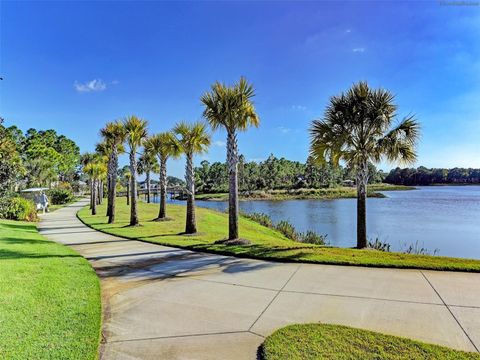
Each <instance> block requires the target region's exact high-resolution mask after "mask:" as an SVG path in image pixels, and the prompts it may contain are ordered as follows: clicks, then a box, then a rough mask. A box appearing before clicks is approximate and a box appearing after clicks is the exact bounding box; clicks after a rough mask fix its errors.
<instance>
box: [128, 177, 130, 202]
mask: <svg viewBox="0 0 480 360" xmlns="http://www.w3.org/2000/svg"><path fill="white" fill-rule="evenodd" d="M128 205H130V179H128V181H127V206H128Z"/></svg>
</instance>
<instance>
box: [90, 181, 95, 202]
mask: <svg viewBox="0 0 480 360" xmlns="http://www.w3.org/2000/svg"><path fill="white" fill-rule="evenodd" d="M94 186H95V185H94V183H93V179H90V209H92V208H93V202H94V200H95V196H94V191H93V187H94Z"/></svg>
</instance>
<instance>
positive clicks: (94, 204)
mask: <svg viewBox="0 0 480 360" xmlns="http://www.w3.org/2000/svg"><path fill="white" fill-rule="evenodd" d="M92 184H93V186H92V197H93V201H92V215H97V184H96V180H93V179H92Z"/></svg>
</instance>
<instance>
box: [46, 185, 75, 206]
mask: <svg viewBox="0 0 480 360" xmlns="http://www.w3.org/2000/svg"><path fill="white" fill-rule="evenodd" d="M47 196H48V198H49V200H50V203H51V204H52V205H63V204H67V203H69V202H71V201H73V198H74V197H73V193H72V191H71V190H69V189H66V188H55V189H50V190H48V191H47Z"/></svg>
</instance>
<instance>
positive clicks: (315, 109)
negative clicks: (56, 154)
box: [0, 0, 480, 176]
mask: <svg viewBox="0 0 480 360" xmlns="http://www.w3.org/2000/svg"><path fill="white" fill-rule="evenodd" d="M452 1H453V2H454V1H455V0H452ZM452 1H451V2H452ZM451 2H450V3H451ZM0 7H1V8H0V12H1V13H0V20H1V34H0V37H1V43H0V52H1V55H0V56H1V64H0V66H1V69H0V73H1V76H3V77H4V80H3V81H2V82H0V96H1V102H0V115H1V116H3V117H4V118H5V119H6V121H7V125H12V124H15V125H17V126H19V127H20V128H22V129H23V130H26V129H28V128H30V127H35V128H45V129H46V128H54V129H56V130H57V131H58V132H60V133H63V134H65V135H67V136H69V137H70V138H72V139H74V140H75V141H76V142H77V143H78V144H79V145H80V147H81V150H82V151H91V150H92V149H93V148H94V144H95V142H97V141H98V130H99V129H100V128H101V127H102V126H103V124H104V123H105V122H106V121H108V120H112V119H116V118H121V117H123V116H125V115H128V114H136V115H138V116H141V117H144V118H145V119H148V120H149V122H150V131H151V132H158V131H162V130H167V129H169V128H171V127H172V126H173V125H174V123H175V122H176V121H178V120H198V119H200V117H201V111H202V107H201V104H200V101H199V97H200V95H201V94H202V93H203V92H204V91H206V90H208V88H209V86H210V84H211V83H212V82H214V81H215V80H220V81H224V82H227V83H230V82H233V81H234V80H237V79H238V78H239V77H240V75H245V76H246V77H247V78H248V79H249V80H250V81H252V82H253V83H254V84H255V87H256V89H257V97H256V106H257V110H258V112H259V114H260V116H261V127H260V128H259V129H253V130H251V131H249V132H248V133H245V134H242V135H240V138H239V146H240V151H241V152H242V153H243V154H245V156H246V158H247V159H250V160H251V159H254V160H260V159H265V158H266V157H267V156H268V155H269V154H270V153H273V154H275V155H276V156H279V157H281V156H283V157H286V158H289V159H295V160H300V161H304V160H305V159H306V156H307V151H308V132H307V129H308V126H309V124H310V122H311V120H312V119H313V118H316V117H319V116H321V115H322V112H323V109H324V108H325V105H326V103H327V101H328V98H329V96H331V95H335V94H338V93H339V92H340V91H342V90H344V89H346V88H348V87H349V86H350V85H351V84H352V83H353V82H356V81H359V80H367V81H369V83H370V84H371V85H373V86H382V87H385V88H388V89H390V90H391V91H392V92H394V93H395V94H396V95H397V102H398V104H399V113H400V115H406V114H408V113H410V112H413V113H415V114H417V116H418V119H419V120H420V121H421V123H422V127H423V136H422V141H421V145H420V147H419V155H420V156H419V161H418V164H417V165H425V166H427V167H453V166H465V167H469V166H470V167H480V6H447V5H441V4H440V3H439V2H437V1H431V2H427V1H419V2H407V1H405V2H402V3H401V4H398V3H395V2H393V1H382V2H373V1H370V2H368V1H354V2H344V3H339V2H326V1H321V2H271V1H265V2H244V3H240V2H155V1H150V2H138V1H136V2H125V1H122V2H110V1H104V2H100V1H98V2H83V1H82V2H67V1H64V2H47V3H43V2H40V1H35V2H32V3H29V2H5V1H2V3H1V5H0ZM224 137H225V134H223V133H221V132H218V133H215V134H214V136H213V138H214V145H213V146H212V148H211V150H210V152H209V153H208V154H206V155H204V156H203V158H206V159H208V160H209V161H223V160H224V159H225V148H224V141H225V139H224ZM199 160H200V158H199ZM382 167H383V168H384V169H389V168H391V167H392V165H389V164H382ZM170 168H171V169H172V172H173V174H174V175H177V176H182V174H183V165H182V162H177V163H175V164H173V163H172V165H171V167H170Z"/></svg>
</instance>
